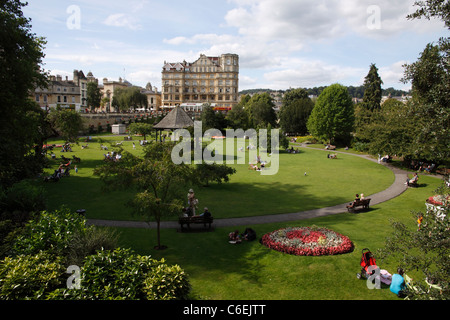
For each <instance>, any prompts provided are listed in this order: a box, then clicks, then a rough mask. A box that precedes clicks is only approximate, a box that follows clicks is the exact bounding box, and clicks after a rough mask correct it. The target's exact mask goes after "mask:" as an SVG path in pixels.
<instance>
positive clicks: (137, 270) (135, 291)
mask: <svg viewBox="0 0 450 320" xmlns="http://www.w3.org/2000/svg"><path fill="white" fill-rule="evenodd" d="M80 273H81V285H80V289H64V290H61V289H60V290H56V291H54V292H53V293H52V294H51V296H50V297H51V299H74V300H79V299H81V300H139V299H141V300H145V299H164V300H169V299H182V298H185V297H186V296H187V294H188V293H189V291H190V285H189V282H188V280H187V276H186V274H185V273H184V271H183V270H182V269H181V268H180V267H178V266H167V265H166V264H164V260H161V261H157V260H154V259H151V258H150V257H149V256H140V255H136V254H134V253H133V251H131V250H130V249H123V248H117V249H115V250H113V251H106V250H102V251H98V252H97V254H95V255H91V256H89V257H87V258H86V260H85V263H84V265H83V267H82V268H81V270H80Z"/></svg>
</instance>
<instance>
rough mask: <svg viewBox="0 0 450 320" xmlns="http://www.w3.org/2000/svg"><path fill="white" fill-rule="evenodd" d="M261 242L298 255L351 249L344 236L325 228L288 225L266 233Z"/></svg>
mask: <svg viewBox="0 0 450 320" xmlns="http://www.w3.org/2000/svg"><path fill="white" fill-rule="evenodd" d="M261 243H262V244H263V245H265V246H266V247H268V248H270V249H273V250H277V251H280V252H284V253H288V254H293V255H299V256H322V255H334V254H342V253H348V252H351V251H353V243H352V242H351V241H350V239H349V238H348V237H346V236H343V235H341V234H339V233H337V232H334V231H332V230H329V229H325V228H318V227H312V228H309V227H290V228H284V229H279V230H275V231H272V232H269V233H266V234H265V235H264V236H263V237H262V239H261Z"/></svg>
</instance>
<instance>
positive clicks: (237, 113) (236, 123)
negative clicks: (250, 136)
mask: <svg viewBox="0 0 450 320" xmlns="http://www.w3.org/2000/svg"><path fill="white" fill-rule="evenodd" d="M249 100H250V96H249V95H243V96H241V100H240V101H239V103H238V104H235V105H234V106H233V107H232V108H231V110H230V111H228V113H227V116H226V119H227V120H228V124H229V125H230V126H231V127H232V128H233V129H242V130H247V129H248V128H250V119H249V114H248V113H247V111H246V109H245V105H246V104H247V102H248V101H249Z"/></svg>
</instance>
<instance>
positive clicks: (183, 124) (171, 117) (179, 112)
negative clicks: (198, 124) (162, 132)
mask: <svg viewBox="0 0 450 320" xmlns="http://www.w3.org/2000/svg"><path fill="white" fill-rule="evenodd" d="M193 125H194V121H192V119H191V118H190V117H189V115H188V114H187V113H186V111H184V110H183V109H182V108H180V107H175V108H174V109H173V110H172V111H170V112H169V114H168V115H167V116H165V117H164V118H163V119H162V120H161V121H160V122H158V123H157V124H156V125H154V126H153V129H183V128H187V127H192V126H193Z"/></svg>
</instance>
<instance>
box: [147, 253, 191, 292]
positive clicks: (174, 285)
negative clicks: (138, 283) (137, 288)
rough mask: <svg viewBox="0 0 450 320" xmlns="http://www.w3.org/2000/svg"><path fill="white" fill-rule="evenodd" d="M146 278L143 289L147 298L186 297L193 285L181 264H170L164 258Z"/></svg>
mask: <svg viewBox="0 0 450 320" xmlns="http://www.w3.org/2000/svg"><path fill="white" fill-rule="evenodd" d="M154 263H155V265H154V266H153V268H152V271H151V272H149V273H148V274H147V277H146V278H145V280H144V288H143V291H144V293H145V295H146V299H147V300H179V299H186V298H187V296H188V294H189V292H190V289H191V286H190V283H189V280H188V277H187V275H186V273H185V272H184V270H183V269H181V267H180V266H179V265H172V266H169V265H167V264H165V263H164V259H163V260H161V262H160V263H157V264H156V261H154Z"/></svg>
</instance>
